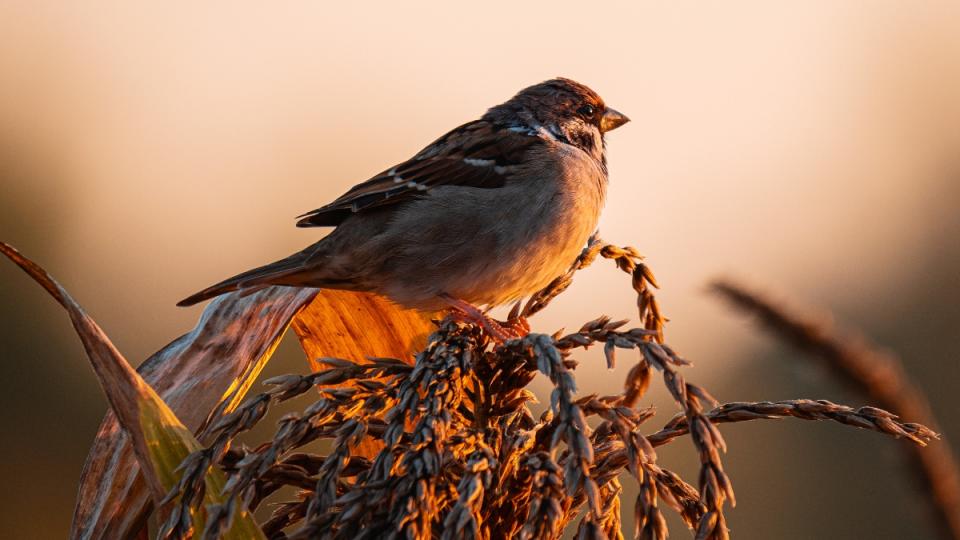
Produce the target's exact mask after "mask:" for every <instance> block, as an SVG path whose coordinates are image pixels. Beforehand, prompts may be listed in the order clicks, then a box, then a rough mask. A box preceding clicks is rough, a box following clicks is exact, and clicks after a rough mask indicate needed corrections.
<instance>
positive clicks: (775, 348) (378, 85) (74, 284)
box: [0, 0, 960, 539]
mask: <svg viewBox="0 0 960 540" xmlns="http://www.w3.org/2000/svg"><path fill="white" fill-rule="evenodd" d="M557 75H563V76H566V77H571V78H574V79H577V80H579V81H582V82H584V83H586V84H588V85H590V86H592V87H593V88H594V89H596V90H597V91H598V92H599V93H600V94H601V95H603V96H604V98H605V99H606V101H607V102H608V103H609V104H611V105H612V106H614V107H616V108H617V109H619V110H621V111H623V112H625V113H626V114H628V115H629V116H630V117H631V118H632V119H633V122H632V123H630V124H628V125H627V126H625V127H624V128H623V129H620V130H618V131H616V132H614V133H612V134H611V135H610V136H609V137H608V147H609V158H610V171H611V185H610V199H609V202H608V203H607V207H606V210H605V213H604V216H603V219H602V221H601V233H602V236H603V237H604V238H605V239H606V240H608V241H611V242H615V243H619V244H624V245H625V244H632V245H635V246H637V247H639V248H640V249H641V251H643V252H644V254H646V255H647V257H648V262H649V264H650V265H651V267H652V268H653V269H654V270H655V271H656V273H657V277H658V279H659V281H660V285H661V287H662V290H661V292H660V293H659V298H660V300H661V303H662V305H663V307H664V310H665V311H666V312H667V314H668V315H669V316H670V317H671V319H672V322H671V324H670V325H669V326H668V328H667V337H668V341H669V342H670V343H672V344H673V345H675V347H676V348H677V349H679V350H680V351H681V352H682V353H683V354H684V355H685V356H686V357H687V358H690V359H692V360H693V361H694V362H695V364H696V366H695V368H693V369H690V370H688V372H687V376H688V378H689V379H690V380H691V381H694V382H697V383H699V384H702V385H704V386H706V387H707V388H709V389H710V390H711V391H712V392H713V393H714V394H715V395H716V396H717V397H718V398H719V399H720V400H721V401H736V400H762V399H770V400H775V399H788V398H799V397H808V398H827V399H831V400H835V401H839V402H844V403H849V404H851V405H862V404H863V403H862V400H861V398H860V397H859V396H856V395H852V394H850V393H848V392H846V391H845V390H844V389H843V388H842V387H841V386H840V385H838V384H837V383H836V382H835V381H833V380H831V379H830V378H829V377H828V376H826V374H825V373H823V372H821V371H819V370H818V369H816V368H815V367H811V366H810V365H809V364H808V363H807V362H806V361H805V359H804V358H802V357H801V356H799V355H798V354H796V353H794V352H793V351H791V350H789V349H787V348H785V347H783V346H781V345H779V344H777V343H776V342H775V341H773V340H771V339H770V338H768V337H767V336H765V335H763V334H761V333H760V332H758V331H757V330H756V329H755V328H754V327H753V326H752V324H751V323H750V322H749V321H748V320H745V319H744V318H743V317H741V316H739V315H737V314H735V313H733V312H731V311H729V310H728V309H726V308H725V307H724V306H723V305H721V304H720V303H719V302H718V301H717V299H716V298H713V297H711V296H710V295H708V294H706V293H705V285H706V283H708V281H709V280H710V279H711V278H712V277H716V276H732V277H737V278H741V279H743V280H744V281H746V282H747V283H750V284H753V285H756V286H757V287H760V288H761V289H764V290H768V291H772V292H777V293H778V294H779V295H780V296H781V297H783V298H786V299H792V300H793V303H794V304H796V305H801V306H802V305H806V306H816V307H821V308H827V309H830V310H832V311H833V312H834V313H835V314H836V318H837V319H838V320H839V321H840V322H841V323H843V324H844V325H846V326H849V327H856V328H859V329H861V330H863V331H864V332H865V333H866V334H867V335H869V336H870V337H871V338H873V339H874V340H876V341H877V342H879V343H881V344H883V345H884V346H886V347H889V348H890V349H892V350H893V351H896V352H897V353H898V354H899V355H901V356H902V358H903V360H904V362H905V364H906V368H907V370H908V372H909V373H910V375H912V376H913V377H914V378H915V379H916V381H917V382H918V384H919V385H920V386H921V387H922V388H923V389H924V390H925V391H926V392H928V394H929V397H930V399H931V401H932V404H933V407H934V410H935V412H936V413H937V414H938V415H939V417H940V420H941V422H942V427H943V429H944V431H945V432H946V434H947V435H948V436H950V437H951V438H952V439H953V440H954V441H960V414H958V410H960V408H958V405H957V401H956V394H957V392H958V390H960V363H958V352H960V332H958V327H960V212H958V211H960V152H958V150H960V4H958V3H956V2H947V1H944V2H913V3H909V4H907V3H904V2H897V1H891V2H879V1H869V2H868V1H863V2H842V3H840V2H827V1H822V2H803V3H794V4H791V5H787V3H784V2H779V3H772V2H761V1H755V2H742V3H736V4H730V3H725V2H724V3H721V2H716V3H696V4H694V3H692V2H691V3H678V2H673V3H669V4H666V3H656V4H654V3H639V2H621V3H611V4H600V3H586V2H582V3H571V2H549V3H535V2H508V3H496V2H487V3H484V4H482V7H481V5H480V4H476V5H474V6H473V7H456V6H452V5H450V4H448V3H445V2H433V3H422V4H421V3H418V4H416V5H408V4H403V5H400V4H392V5H378V4H372V3H367V2H339V3H335V4H334V3H308V2H285V3H271V4H270V5H255V4H253V3H241V4H237V3H227V2H205V3H200V4H197V3H187V2H173V3H157V4H153V5H145V4H138V3H126V2H119V1H118V2H100V3H98V4H97V7H94V6H92V5H91V4H89V3H85V2H60V1H42V2H37V1H26V0H24V1H21V0H4V1H3V2H0V239H2V240H4V241H7V242H10V243H12V244H13V245H15V246H17V247H18V248H20V249H21V250H22V251H23V252H24V253H25V254H26V255H28V256H30V257H32V258H34V259H35V260H36V261H38V262H40V263H41V264H43V265H44V266H45V267H46V268H47V269H48V270H49V271H50V272H51V273H52V274H53V275H54V276H56V277H57V278H58V279H59V280H60V281H61V282H62V283H63V284H64V285H65V286H66V287H67V288H68V289H69V290H70V291H71V292H72V293H73V294H74V295H75V296H76V298H77V299H78V300H79V301H80V302H81V303H82V304H83V305H84V306H85V307H86V308H87V309H88V311H89V312H90V313H91V315H93V316H94V317H95V318H96V319H97V320H98V321H99V322H100V324H101V325H102V326H103V327H104V329H105V330H106V331H107V333H108V334H109V335H110V336H111V337H112V338H113V340H114V342H115V343H116V344H117V346H118V347H119V348H120V350H121V351H123V353H124V354H125V355H126V356H127V358H129V359H130V360H131V362H134V363H139V362H140V361H142V360H143V359H145V358H146V357H147V356H148V355H149V354H151V353H152V352H153V351H155V350H157V349H159V348H160V347H162V346H163V345H165V344H166V343H167V342H168V341H170V340H171V339H173V338H174V337H176V336H178V335H179V334H181V333H183V332H184V331H186V330H187V329H189V328H190V327H191V326H192V325H193V323H194V322H195V320H196V318H197V317H198V316H199V314H200V311H201V310H200V309H199V308H193V309H179V308H176V307H174V303H175V302H176V301H177V300H178V299H180V298H183V297H184V296H185V295H187V294H188V293H191V292H194V291H195V290H197V289H199V288H200V287H203V286H206V285H208V284H210V283H212V282H214V281H217V280H219V279H221V278H223V277H226V276H228V275H232V274H234V273H236V272H237V271H240V270H244V269H247V268H249V267H252V266H255V265H259V264H262V263H264V262H268V261H272V260H274V259H276V258H278V257H280V256H284V255H287V254H288V253H290V252H292V251H294V250H299V249H300V248H302V247H303V246H305V245H307V244H309V243H311V242H313V241H315V240H316V239H317V238H318V235H319V234H322V231H318V230H303V229H296V228H294V227H293V223H294V221H293V217H294V216H296V215H297V214H299V213H301V212H304V211H307V210H310V209H312V208H315V207H317V206H319V205H321V204H323V203H325V202H327V201H328V200H330V199H332V198H334V197H336V196H337V195H339V194H340V193H341V192H343V191H344V190H346V189H347V188H349V187H350V186H352V185H353V184H354V183H357V182H359V181H361V180H364V179H366V178H368V177H369V176H371V175H372V174H374V173H376V172H378V171H380V170H383V169H385V168H387V167H389V166H390V165H392V164H394V163H396V162H398V161H401V160H403V159H406V158H407V157H409V156H410V155H412V154H413V153H414V152H416V151H417V150H419V149H420V148H421V147H422V146H424V145H426V144H427V143H428V142H430V141H431V140H433V139H434V138H435V137H437V136H439V135H440V134H442V133H443V132H445V131H446V130H448V129H450V128H452V127H454V126H456V125H459V124H460V123H463V122H465V121H468V120H471V119H473V118H475V117H477V116H479V115H480V114H482V113H483V112H484V110H485V109H486V108H487V107H489V106H491V105H494V104H496V103H498V102H500V101H503V100H505V99H507V98H509V97H510V96H511V95H512V94H513V93H514V92H516V91H517V90H519V89H520V88H522V87H524V86H527V85H529V84H532V83H535V82H538V81H541V80H543V79H547V78H550V77H553V76H557ZM601 313H607V314H609V315H611V316H614V317H615V318H621V317H630V316H632V315H634V313H635V308H634V295H633V293H632V291H631V290H630V288H629V283H628V280H627V278H626V277H625V276H622V275H621V274H619V273H618V272H617V271H616V270H615V269H614V268H613V267H612V265H610V264H603V263H598V264H597V265H596V266H595V267H594V268H591V269H590V270H588V271H586V272H584V273H582V274H581V275H579V277H578V278H577V280H576V282H575V284H574V286H573V287H572V288H571V290H569V291H568V292H567V293H566V294H565V295H564V296H563V297H561V298H560V299H559V300H558V301H557V302H556V303H555V304H554V305H553V306H552V307H551V308H550V309H549V310H547V311H546V312H544V313H542V314H541V315H538V316H537V317H536V319H535V320H534V321H533V323H534V327H535V329H538V330H543V331H553V330H555V329H557V328H560V327H567V328H575V327H579V325H580V324H581V323H582V322H584V321H586V320H588V319H591V318H593V317H595V316H597V315H599V314H601ZM0 358H2V362H3V376H2V377H0V411H3V418H4V423H3V428H2V435H0V437H2V441H3V443H2V444H0V478H2V479H3V485H4V488H5V489H3V490H2V491H0V532H2V533H3V536H4V537H7V538H27V537H29V538H63V537H65V536H66V534H67V531H68V527H69V522H70V516H71V512H72V506H73V499H74V494H75V488H76V483H77V480H78V478H79V474H80V470H81V466H82V464H83V460H84V457H85V455H86V450H87V447H88V445H89V444H90V442H91V440H92V438H93V435H94V433H95V430H96V427H97V425H98V423H99V421H100V419H101V417H102V415H103V413H104V411H105V408H106V403H105V401H104V399H103V397H102V395H101V393H100V390H99V388H98V387H97V384H96V381H95V378H94V376H93V374H92V372H91V370H90V368H89V366H88V365H87V362H86V360H85V358H84V354H83V351H82V349H81V347H80V344H79V341H78V340H77V339H76V337H75V336H74V334H73V331H72V329H71V326H70V324H69V321H68V319H67V317H66V316H65V315H64V313H63V312H62V311H61V310H60V308H59V307H58V306H56V305H55V303H54V302H53V301H51V300H50V299H49V298H48V297H47V296H46V294H45V293H43V292H42V291H41V290H40V288H39V287H37V286H36V285H34V284H33V283H32V282H30V281H29V280H28V278H27V277H26V276H25V275H23V274H22V273H21V272H20V271H19V270H18V269H16V268H15V267H14V266H13V265H12V264H7V263H5V262H3V263H0ZM583 362H584V364H586V365H588V366H590V367H589V368H588V369H581V370H580V371H579V373H578V377H579V380H580V381H581V386H582V390H583V391H584V392H592V391H603V392H613V391H615V390H616V389H617V388H619V385H620V383H621V381H622V380H623V377H624V375H625V374H626V371H627V369H628V368H629V364H630V361H629V359H627V356H626V355H621V360H620V364H621V365H620V366H618V368H617V369H616V370H614V371H612V372H610V371H606V370H604V369H601V368H600V367H599V366H600V365H601V360H600V358H599V355H597V354H588V355H586V356H584V357H583ZM594 366H596V367H594ZM303 369H305V363H304V362H303V358H302V354H301V353H300V352H299V351H298V350H297V347H296V344H295V342H291V341H290V340H288V342H287V343H285V344H284V346H283V347H281V350H280V353H279V355H278V356H277V357H276V358H275V360H274V361H273V362H272V363H271V364H270V365H269V366H268V369H267V371H268V372H269V373H282V372H289V371H302V370H303ZM656 386H657V385H654V387H656ZM538 388H539V389H540V390H541V391H542V390H544V389H545V388H546V387H545V386H543V385H541V386H539V387H538ZM541 395H543V394H542V393H541ZM650 399H651V400H652V402H653V403H655V404H657V405H658V407H659V409H660V411H661V413H660V416H661V420H662V421H665V420H666V419H667V418H669V417H670V416H671V415H672V414H673V412H674V407H673V405H671V403H670V401H669V400H668V399H666V396H665V395H664V392H663V391H662V390H661V389H659V388H655V391H654V392H653V393H652V395H651V396H650ZM653 427H654V426H651V429H653ZM723 432H724V435H725V436H726V438H727V442H728V443H729V446H730V452H729V453H728V454H727V456H726V458H725V464H726V467H727V470H728V472H729V474H730V476H731V477H732V479H733V481H734V485H735V487H736V491H737V498H738V503H739V504H738V506H737V508H736V509H734V510H732V511H731V512H730V514H729V521H730V526H731V527H732V531H733V534H734V536H735V537H739V538H785V539H792V538H797V539H799V538H815V537H817V538H823V537H830V538H906V537H909V538H932V537H933V529H932V528H931V527H930V526H929V525H928V521H927V520H926V517H927V516H926V514H925V509H924V508H923V506H922V503H921V502H920V501H921V499H920V498H918V496H917V493H916V491H915V489H914V485H913V484H912V482H911V479H910V478H909V477H908V476H907V474H905V472H904V470H903V468H902V467H901V463H900V460H899V457H900V456H899V454H898V453H897V445H898V444H902V443H901V442H898V441H893V440H890V439H888V438H886V437H881V436H879V435H876V434H872V433H867V432H861V431H856V430H851V429H846V428H842V427H839V426H836V425H829V424H825V423H811V422H801V421H796V420H785V421H782V422H762V423H749V424H739V425H731V426H725V427H724V428H723ZM264 433H265V434H267V435H268V434H269V433H270V430H269V429H267V430H266V431H264ZM660 454H661V460H662V461H663V463H665V465H666V466H668V467H671V468H675V469H676V470H678V471H679V472H681V473H682V474H683V475H684V476H685V477H687V478H688V479H690V480H694V481H695V478H696V458H695V456H694V454H693V452H692V451H691V450H690V449H689V444H683V443H682V442H680V443H676V444H673V445H671V446H670V447H667V448H665V449H663V451H661V452H660ZM631 489H632V488H631ZM631 506H632V502H626V503H625V504H624V507H625V508H630V507H631ZM626 513H627V514H629V513H630V512H629V511H628V512H626ZM671 523H673V524H676V523H677V522H676V521H672V522H671ZM676 527H678V526H677V525H675V527H674V537H677V538H683V537H685V535H686V532H685V531H683V530H682V529H679V528H676Z"/></svg>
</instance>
